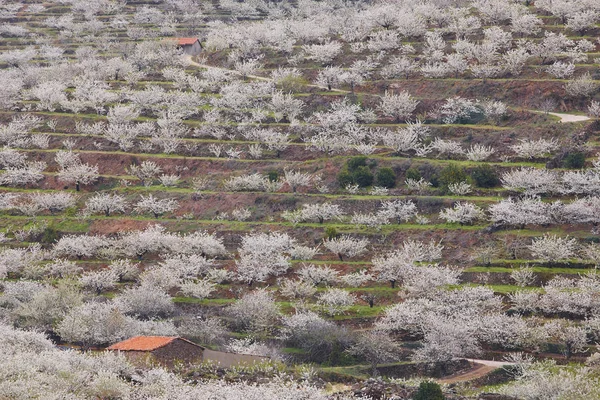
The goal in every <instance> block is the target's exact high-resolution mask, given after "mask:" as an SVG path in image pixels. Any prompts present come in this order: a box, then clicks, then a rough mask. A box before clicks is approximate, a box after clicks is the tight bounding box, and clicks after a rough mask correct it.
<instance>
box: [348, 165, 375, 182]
mask: <svg viewBox="0 0 600 400" xmlns="http://www.w3.org/2000/svg"><path fill="white" fill-rule="evenodd" d="M352 178H353V179H354V183H356V184H357V185H358V186H360V187H366V186H371V184H372V183H373V173H372V172H371V170H370V169H369V167H367V166H366V165H365V166H360V167H357V168H356V170H355V171H354V172H353V173H352Z"/></svg>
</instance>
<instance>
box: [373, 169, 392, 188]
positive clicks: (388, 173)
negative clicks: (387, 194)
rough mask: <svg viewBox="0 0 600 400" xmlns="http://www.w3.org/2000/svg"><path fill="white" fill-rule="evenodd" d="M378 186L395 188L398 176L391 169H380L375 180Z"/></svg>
mask: <svg viewBox="0 0 600 400" xmlns="http://www.w3.org/2000/svg"><path fill="white" fill-rule="evenodd" d="M375 180H376V182H377V186H382V187H385V188H393V187H394V186H396V174H395V173H394V170H393V169H391V168H380V169H379V171H377V176H376V178H375Z"/></svg>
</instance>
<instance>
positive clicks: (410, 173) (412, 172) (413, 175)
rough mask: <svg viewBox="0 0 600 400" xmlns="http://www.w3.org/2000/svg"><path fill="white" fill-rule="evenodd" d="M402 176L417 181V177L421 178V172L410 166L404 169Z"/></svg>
mask: <svg viewBox="0 0 600 400" xmlns="http://www.w3.org/2000/svg"><path fill="white" fill-rule="evenodd" d="M404 176H405V177H406V179H414V180H415V181H418V180H419V179H421V172H420V171H419V170H418V169H416V168H415V167H411V168H409V169H407V170H406V173H405V174H404Z"/></svg>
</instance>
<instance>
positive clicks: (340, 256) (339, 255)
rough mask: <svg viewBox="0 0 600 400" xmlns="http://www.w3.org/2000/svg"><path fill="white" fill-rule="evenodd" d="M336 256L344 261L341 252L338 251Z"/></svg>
mask: <svg viewBox="0 0 600 400" xmlns="http://www.w3.org/2000/svg"><path fill="white" fill-rule="evenodd" d="M338 257H339V258H340V261H344V257H343V256H342V253H338Z"/></svg>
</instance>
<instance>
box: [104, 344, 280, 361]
mask: <svg viewBox="0 0 600 400" xmlns="http://www.w3.org/2000/svg"><path fill="white" fill-rule="evenodd" d="M107 350H112V351H122V352H123V354H125V356H126V357H127V358H128V359H129V361H131V362H132V363H133V364H135V365H138V366H147V365H152V364H156V363H158V364H161V365H164V366H169V367H171V366H173V365H174V364H176V363H179V362H182V363H184V364H199V363H201V362H203V361H213V362H216V363H218V364H219V365H220V366H221V367H223V368H228V367H231V366H233V365H239V364H248V365H251V364H253V363H255V362H260V361H265V360H268V357H261V356H253V355H248V354H235V353H225V352H222V351H214V350H210V349H206V348H204V347H202V346H199V345H197V344H196V343H193V342H190V341H189V340H187V339H184V338H180V337H176V336H135V337H132V338H130V339H127V340H124V341H122V342H119V343H115V344H113V345H112V346H109V347H108V348H107Z"/></svg>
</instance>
